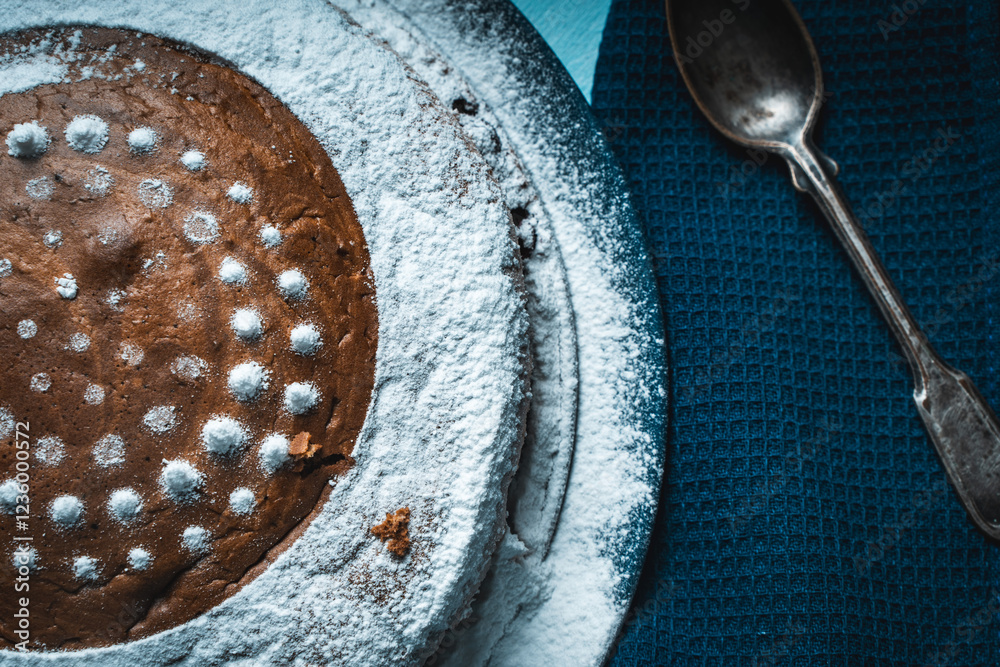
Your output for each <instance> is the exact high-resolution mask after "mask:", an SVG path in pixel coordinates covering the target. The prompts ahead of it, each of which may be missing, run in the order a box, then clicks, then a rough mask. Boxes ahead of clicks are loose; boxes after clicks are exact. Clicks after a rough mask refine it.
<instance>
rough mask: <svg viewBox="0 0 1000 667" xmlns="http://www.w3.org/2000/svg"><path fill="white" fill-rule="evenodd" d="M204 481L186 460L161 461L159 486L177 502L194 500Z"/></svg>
mask: <svg viewBox="0 0 1000 667" xmlns="http://www.w3.org/2000/svg"><path fill="white" fill-rule="evenodd" d="M204 481H205V478H204V477H203V476H202V474H201V473H200V472H198V469H197V468H195V467H194V466H193V465H191V464H190V463H188V462H187V461H167V460H164V461H163V471H162V472H161V473H160V488H161V489H163V492H164V493H165V494H167V495H168V496H169V497H170V498H171V499H173V500H175V501H177V502H190V501H192V500H194V499H195V498H196V497H197V496H198V493H199V491H201V487H202V485H203V484H204Z"/></svg>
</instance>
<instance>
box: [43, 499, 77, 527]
mask: <svg viewBox="0 0 1000 667" xmlns="http://www.w3.org/2000/svg"><path fill="white" fill-rule="evenodd" d="M82 516H83V502H82V501H81V500H80V499H79V498H77V497H76V496H59V497H58V498H56V499H55V500H53V501H52V504H51V505H50V506H49V518H51V519H52V520H53V521H54V522H56V523H57V524H59V526H60V527H62V528H72V527H73V526H75V525H76V524H77V523H79V522H80V517H82Z"/></svg>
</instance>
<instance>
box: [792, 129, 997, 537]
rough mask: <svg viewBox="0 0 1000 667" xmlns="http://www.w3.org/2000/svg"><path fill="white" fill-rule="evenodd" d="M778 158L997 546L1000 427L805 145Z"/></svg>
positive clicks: (962, 494)
mask: <svg viewBox="0 0 1000 667" xmlns="http://www.w3.org/2000/svg"><path fill="white" fill-rule="evenodd" d="M784 157H785V159H787V160H788V161H789V162H790V163H792V166H793V178H794V181H795V185H796V187H798V188H799V189H803V190H806V191H808V192H809V193H810V194H811V195H812V196H813V197H814V198H815V199H816V201H817V203H818V204H819V206H820V208H821V209H822V210H823V213H824V214H825V215H826V218H827V220H829V222H830V224H831V225H832V226H833V230H834V232H835V233H836V235H837V238H839V239H840V242H841V243H842V244H843V246H844V248H845V249H846V250H847V254H848V255H849V256H850V258H851V262H852V263H853V264H854V267H855V268H856V269H857V271H858V273H859V274H860V275H861V279H862V280H863V281H864V283H865V285H866V286H867V287H868V291H869V292H870V293H871V295H872V297H873V298H874V299H875V302H876V303H877V304H878V307H879V310H881V311H882V315H883V316H884V317H885V320H886V321H887V322H888V324H889V327H890V328H891V329H892V331H893V333H894V334H895V336H896V338H897V339H898V340H899V343H900V345H901V346H902V348H903V352H904V354H905V356H906V359H907V361H908V362H909V363H910V369H911V370H912V371H913V378H914V385H915V387H914V390H913V400H914V401H915V402H916V404H917V411H918V412H919V413H920V416H921V418H923V420H924V426H926V428H927V432H928V434H929V435H930V437H931V441H933V443H934V447H935V449H936V450H937V453H938V456H939V457H940V459H941V462H942V463H943V464H944V468H945V471H946V472H947V474H948V479H949V481H950V482H951V484H952V486H953V487H954V489H955V491H956V492H957V493H958V496H959V498H960V499H961V501H962V504H963V505H964V506H965V509H966V510H967V511H968V513H969V516H970V517H971V518H972V520H973V521H974V522H975V524H976V525H977V526H978V527H979V528H980V529H981V530H982V531H983V532H985V533H986V534H987V535H989V536H990V537H991V538H993V539H998V540H1000V422H998V420H997V417H996V415H995V414H994V413H993V410H991V409H990V406H989V404H988V403H987V402H986V401H985V399H983V397H982V395H981V394H980V393H979V391H978V390H977V389H976V387H975V385H974V384H973V383H972V380H970V379H969V377H968V376H967V375H966V374H965V373H962V372H961V371H958V370H955V369H954V368H952V367H951V366H949V365H948V364H946V363H945V362H944V361H943V360H942V359H941V358H940V357H939V356H938V355H937V353H936V352H935V351H934V349H933V348H932V347H931V345H930V343H929V342H928V341H927V338H926V336H924V334H923V333H922V332H921V331H920V327H919V325H918V324H917V322H916V320H914V319H913V315H912V314H910V311H909V308H907V307H906V303H905V302H904V301H903V298H902V296H901V295H900V294H899V291H898V290H897V289H896V286H895V285H894V284H893V282H892V280H891V279H890V278H889V275H888V273H886V270H885V267H884V266H883V265H882V262H881V261H880V260H879V258H878V256H877V255H876V253H875V249H874V248H873V247H872V245H871V242H870V241H869V240H868V237H867V236H866V235H865V233H864V231H863V229H862V228H861V225H860V224H859V223H858V220H857V218H855V217H854V214H853V212H852V211H851V207H850V204H848V202H847V199H846V198H845V197H844V195H843V193H842V192H841V190H840V188H839V187H838V185H837V183H836V180H835V179H834V177H833V176H832V174H829V173H828V170H829V167H828V166H827V162H828V160H825V159H824V158H823V157H821V154H820V153H819V151H818V150H817V149H816V148H815V147H814V146H813V145H812V144H811V142H809V141H808V139H807V140H805V141H802V142H801V143H800V144H799V145H797V146H791V147H789V149H788V150H787V151H785V152H784ZM796 170H798V171H796Z"/></svg>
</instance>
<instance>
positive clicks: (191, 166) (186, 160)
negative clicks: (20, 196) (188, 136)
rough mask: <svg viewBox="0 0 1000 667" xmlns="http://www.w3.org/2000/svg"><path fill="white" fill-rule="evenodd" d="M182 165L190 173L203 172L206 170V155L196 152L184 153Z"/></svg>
mask: <svg viewBox="0 0 1000 667" xmlns="http://www.w3.org/2000/svg"><path fill="white" fill-rule="evenodd" d="M181 164H182V165H184V168H185V169H187V170H188V171H201V170H202V169H204V168H205V154H204V153H202V152H201V151H196V150H189V151H184V154H183V155H181Z"/></svg>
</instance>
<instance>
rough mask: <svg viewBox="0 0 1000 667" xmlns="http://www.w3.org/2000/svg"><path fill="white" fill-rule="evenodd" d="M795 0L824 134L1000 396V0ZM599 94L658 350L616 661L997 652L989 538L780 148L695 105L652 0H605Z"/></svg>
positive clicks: (953, 342) (902, 272) (871, 212)
mask: <svg viewBox="0 0 1000 667" xmlns="http://www.w3.org/2000/svg"><path fill="white" fill-rule="evenodd" d="M740 1H741V2H746V1H747V0H740ZM795 4H796V6H797V7H798V9H799V11H800V12H801V14H802V16H803V19H804V20H805V22H806V24H807V26H808V28H809V30H810V32H811V33H812V35H813V38H814V40H815V43H816V47H817V49H818V51H819V54H820V58H821V62H822V64H823V69H824V77H825V81H826V86H827V89H828V90H829V92H830V97H829V99H828V101H827V103H826V105H825V108H824V110H823V113H822V116H821V122H820V126H819V128H818V132H817V134H816V138H817V143H818V144H819V145H820V146H821V147H823V148H824V149H825V150H826V152H827V153H829V154H830V155H831V156H832V157H833V158H834V159H836V160H837V161H838V162H839V163H840V165H841V167H842V172H841V176H840V182H841V184H842V186H843V187H844V189H845V191H846V192H847V195H848V197H849V198H850V199H851V201H852V203H853V204H854V206H855V209H856V210H857V212H858V213H859V215H860V217H861V218H862V219H863V222H864V225H865V227H866V229H867V231H868V234H869V235H870V237H871V239H872V242H873V243H874V245H875V247H876V248H877V249H878V251H879V252H880V254H881V256H882V257H883V259H884V260H885V263H886V265H887V266H888V269H889V271H890V273H891V275H892V276H893V277H894V278H895V280H896V281H897V283H898V285H899V288H900V290H901V291H902V293H903V295H904V297H905V298H906V299H907V301H908V302H909V304H910V306H911V308H912V310H913V312H914V314H915V316H916V317H917V319H918V320H919V321H920V322H921V323H922V324H923V326H924V327H925V328H926V331H927V333H928V335H929V336H930V338H931V340H932V342H933V343H934V344H935V345H936V347H937V348H938V350H939V352H940V353H941V354H942V355H943V356H944V357H945V358H946V359H948V360H949V361H951V362H952V363H953V364H954V365H955V366H957V367H958V368H960V369H962V370H964V371H966V372H967V373H968V374H969V375H970V376H971V377H972V378H973V379H974V380H975V382H976V383H977V385H978V386H979V388H980V390H981V391H982V393H983V394H984V395H985V396H986V398H987V399H988V400H989V401H990V402H991V403H992V405H993V406H994V407H995V408H1000V378H998V375H997V365H998V361H1000V342H998V340H997V315H998V304H997V299H998V295H1000V243H998V237H1000V220H998V219H997V216H998V213H1000V210H998V204H997V202H998V198H1000V189H998V179H1000V146H998V143H1000V114H998V108H997V106H998V104H1000V83H998V57H1000V47H998V44H1000V39H998V37H1000V35H998V32H1000V21H998V16H997V13H998V12H997V3H996V2H994V1H986V0H972V1H970V2H960V3H952V2H946V1H945V0H906V1H905V2H903V1H899V0H897V1H896V2H893V1H891V0H884V1H878V0H841V1H838V2H831V1H830V0H795ZM593 103H594V108H595V111H596V113H597V115H598V117H599V118H600V119H601V120H602V121H603V122H604V123H605V125H606V133H607V136H608V138H609V139H610V140H611V143H612V146H613V147H614V150H615V152H616V154H617V156H618V158H619V159H620V161H621V163H622V166H623V168H624V169H625V172H626V174H627V177H628V179H629V181H630V184H631V187H632V189H633V194H634V201H635V205H636V208H637V210H638V212H639V215H640V218H641V220H642V221H643V223H644V225H645V229H646V232H647V234H648V238H649V242H650V245H651V248H652V251H653V254H654V256H655V262H656V271H657V278H658V280H659V285H660V289H661V293H662V299H663V305H664V309H665V311H666V318H667V328H668V332H669V348H670V355H671V359H672V380H671V391H672V397H671V400H672V415H671V417H672V420H671V426H670V433H669V452H668V469H667V472H666V478H665V483H664V488H663V496H662V502H661V508H660V511H659V516H658V520H657V526H656V530H655V533H654V536H653V544H652V546H651V550H650V554H649V557H648V560H647V564H646V567H645V569H644V572H643V575H642V579H641V582H640V589H639V593H638V595H637V597H636V601H635V605H634V608H633V610H632V612H631V613H630V615H629V617H628V623H627V624H626V627H625V630H624V632H623V636H622V638H621V641H620V644H619V646H618V649H617V652H616V654H615V655H614V657H613V658H612V664H614V665H640V664H641V665H647V664H679V665H684V664H698V665H715V664H726V665H728V664H758V665H786V664H787V665H820V664H831V665H860V664H900V665H911V664H912V665H923V664H933V665H944V664H947V665H972V664H976V665H998V664H1000V635H998V630H1000V625H998V612H1000V548H998V547H997V546H994V545H992V544H990V543H989V542H987V541H986V540H985V539H984V538H983V536H982V535H981V534H980V533H978V532H977V531H976V529H975V528H974V527H973V526H972V525H971V523H970V522H969V521H968V519H967V518H966V515H965V512H964V511H963V510H962V508H961V507H960V506H959V504H958V502H957V500H956V498H955V496H954V493H953V492H952V491H951V489H950V487H949V486H948V485H947V482H946V481H945V478H944V475H943V472H942V469H941V465H940V463H939V462H938V460H937V458H936V456H935V454H934V451H933V449H932V446H931V443H930V441H929V440H928V439H927V437H926V435H925V434H924V430H923V426H922V424H921V422H920V420H919V418H918V416H917V413H916V410H915V408H914V405H913V401H912V397H911V396H912V385H911V379H910V374H909V371H908V369H907V368H906V366H905V364H904V363H903V362H902V360H901V358H900V356H899V354H900V353H899V350H898V348H897V347H896V344H895V342H894V341H893V340H892V338H891V336H890V333H889V331H888V329H887V327H886V326H885V325H884V324H883V323H882V321H881V320H880V318H879V316H878V313H877V311H876V308H875V306H874V304H873V303H872V301H871V300H870V298H869V297H868V296H867V294H866V293H865V291H864V290H863V288H862V286H861V284H860V282H859V280H858V279H857V277H856V276H855V275H854V274H853V273H852V271H851V270H850V269H849V266H848V261H847V258H846V256H845V254H844V253H843V251H841V250H840V249H839V247H838V246H837V244H836V243H835V241H834V238H833V235H832V233H831V232H830V231H829V229H828V227H827V225H826V223H825V222H824V220H823V219H822V217H821V215H820V213H819V211H818V209H817V208H816V207H815V206H814V205H813V204H812V202H811V201H809V200H807V199H806V198H805V197H804V196H802V195H800V194H798V193H797V192H796V191H795V190H794V189H793V188H792V186H791V184H790V182H789V179H788V174H787V170H786V169H785V167H784V166H783V165H782V164H781V163H780V160H778V159H777V158H773V157H771V158H769V159H766V160H765V159H763V157H762V156H761V155H757V154H752V153H747V152H746V151H745V150H743V149H740V148H738V147H735V146H733V145H732V144H729V143H727V142H726V141H724V140H723V139H722V138H721V137H720V136H719V135H718V134H717V133H715V132H714V131H713V130H712V129H711V128H710V126H709V124H708V122H707V121H706V120H704V119H703V118H702V116H701V115H700V114H699V112H698V111H697V110H696V108H695V106H694V104H693V102H692V100H691V98H690V97H689V95H688V93H687V91H686V89H685V88H684V86H683V83H682V82H681V80H680V77H679V75H678V73H677V70H676V67H675V65H674V63H673V61H672V58H671V57H670V43H669V37H668V35H667V29H666V24H665V19H664V6H663V2H662V1H661V0H616V1H615V2H614V3H613V5H612V8H611V13H610V16H609V19H608V23H607V26H606V28H605V33H604V38H603V42H602V45H601V52H600V57H599V60H598V65H597V71H596V77H595V86H594V95H593Z"/></svg>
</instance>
